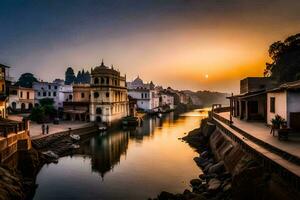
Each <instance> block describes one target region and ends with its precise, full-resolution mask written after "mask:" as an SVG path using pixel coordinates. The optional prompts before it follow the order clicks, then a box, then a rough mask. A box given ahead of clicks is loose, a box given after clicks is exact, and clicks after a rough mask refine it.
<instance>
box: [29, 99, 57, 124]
mask: <svg viewBox="0 0 300 200" xmlns="http://www.w3.org/2000/svg"><path fill="white" fill-rule="evenodd" d="M53 104H54V101H53V99H50V98H45V99H41V100H40V106H38V107H35V108H33V110H32V112H31V114H30V119H31V120H32V121H35V122H45V121H49V120H50V119H53V118H54V117H56V115H57V111H56V109H55V108H54V105H53Z"/></svg>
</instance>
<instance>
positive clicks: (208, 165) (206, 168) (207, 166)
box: [203, 163, 213, 173]
mask: <svg viewBox="0 0 300 200" xmlns="http://www.w3.org/2000/svg"><path fill="white" fill-rule="evenodd" d="M211 166H213V164H212V163H209V164H207V165H206V167H205V168H204V170H203V171H204V172H205V173H207V172H208V170H209V168H210V167H211Z"/></svg>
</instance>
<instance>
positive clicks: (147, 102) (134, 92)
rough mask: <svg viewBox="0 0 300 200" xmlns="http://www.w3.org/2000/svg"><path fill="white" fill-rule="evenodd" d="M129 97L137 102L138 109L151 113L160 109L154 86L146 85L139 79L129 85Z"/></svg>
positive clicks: (151, 84)
mask: <svg viewBox="0 0 300 200" xmlns="http://www.w3.org/2000/svg"><path fill="white" fill-rule="evenodd" d="M127 89H128V95H129V96H131V97H132V98H134V99H136V100H137V107H138V108H139V109H142V110H144V111H148V112H151V111H153V110H155V109H157V108H158V107H159V97H158V95H157V92H156V90H155V89H154V84H153V83H152V82H150V83H144V82H143V80H142V79H140V78H139V77H137V78H136V79H135V80H134V81H132V82H128V83H127Z"/></svg>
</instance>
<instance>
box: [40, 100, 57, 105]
mask: <svg viewBox="0 0 300 200" xmlns="http://www.w3.org/2000/svg"><path fill="white" fill-rule="evenodd" d="M40 105H41V106H53V105H54V100H53V99H51V98H44V99H41V100H40Z"/></svg>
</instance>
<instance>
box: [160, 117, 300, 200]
mask: <svg viewBox="0 0 300 200" xmlns="http://www.w3.org/2000/svg"><path fill="white" fill-rule="evenodd" d="M182 139H183V140H184V141H186V142H187V143H188V144H189V145H190V146H192V147H193V148H195V150H196V151H197V152H198V153H199V156H198V157H195V158H194V161H195V162H196V164H197V165H198V166H199V167H200V168H201V169H202V171H203V174H200V175H199V177H197V178H195V179H193V180H191V181H190V186H191V190H188V189H187V190H185V191H184V192H183V193H182V194H172V193H169V192H165V191H164V192H161V194H159V195H158V197H157V198H156V199H158V200H166V199H168V200H177V199H178V200H179V199H186V200H189V199H193V200H197V199H243V200H244V199H249V200H250V199H275V200H277V199H278V200H279V199H297V197H299V196H298V195H299V194H298V193H297V192H296V191H293V190H291V189H290V187H289V185H288V184H286V183H285V182H284V181H283V180H281V179H280V178H279V177H278V176H277V175H276V174H270V173H269V172H268V170H267V169H265V168H264V167H263V166H262V165H261V164H260V163H259V162H258V161H257V160H256V159H254V158H253V157H252V156H251V155H250V154H248V153H247V152H245V151H244V150H243V149H242V148H241V146H239V145H238V144H236V143H235V142H234V141H232V140H231V139H230V138H228V137H226V136H225V135H224V134H222V133H221V131H220V130H218V129H217V128H216V126H215V125H214V124H213V123H212V122H210V121H209V120H208V119H204V120H202V123H201V126H200V128H198V129H195V130H193V131H191V132H189V134H188V135H187V136H186V137H184V138H182Z"/></svg>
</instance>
